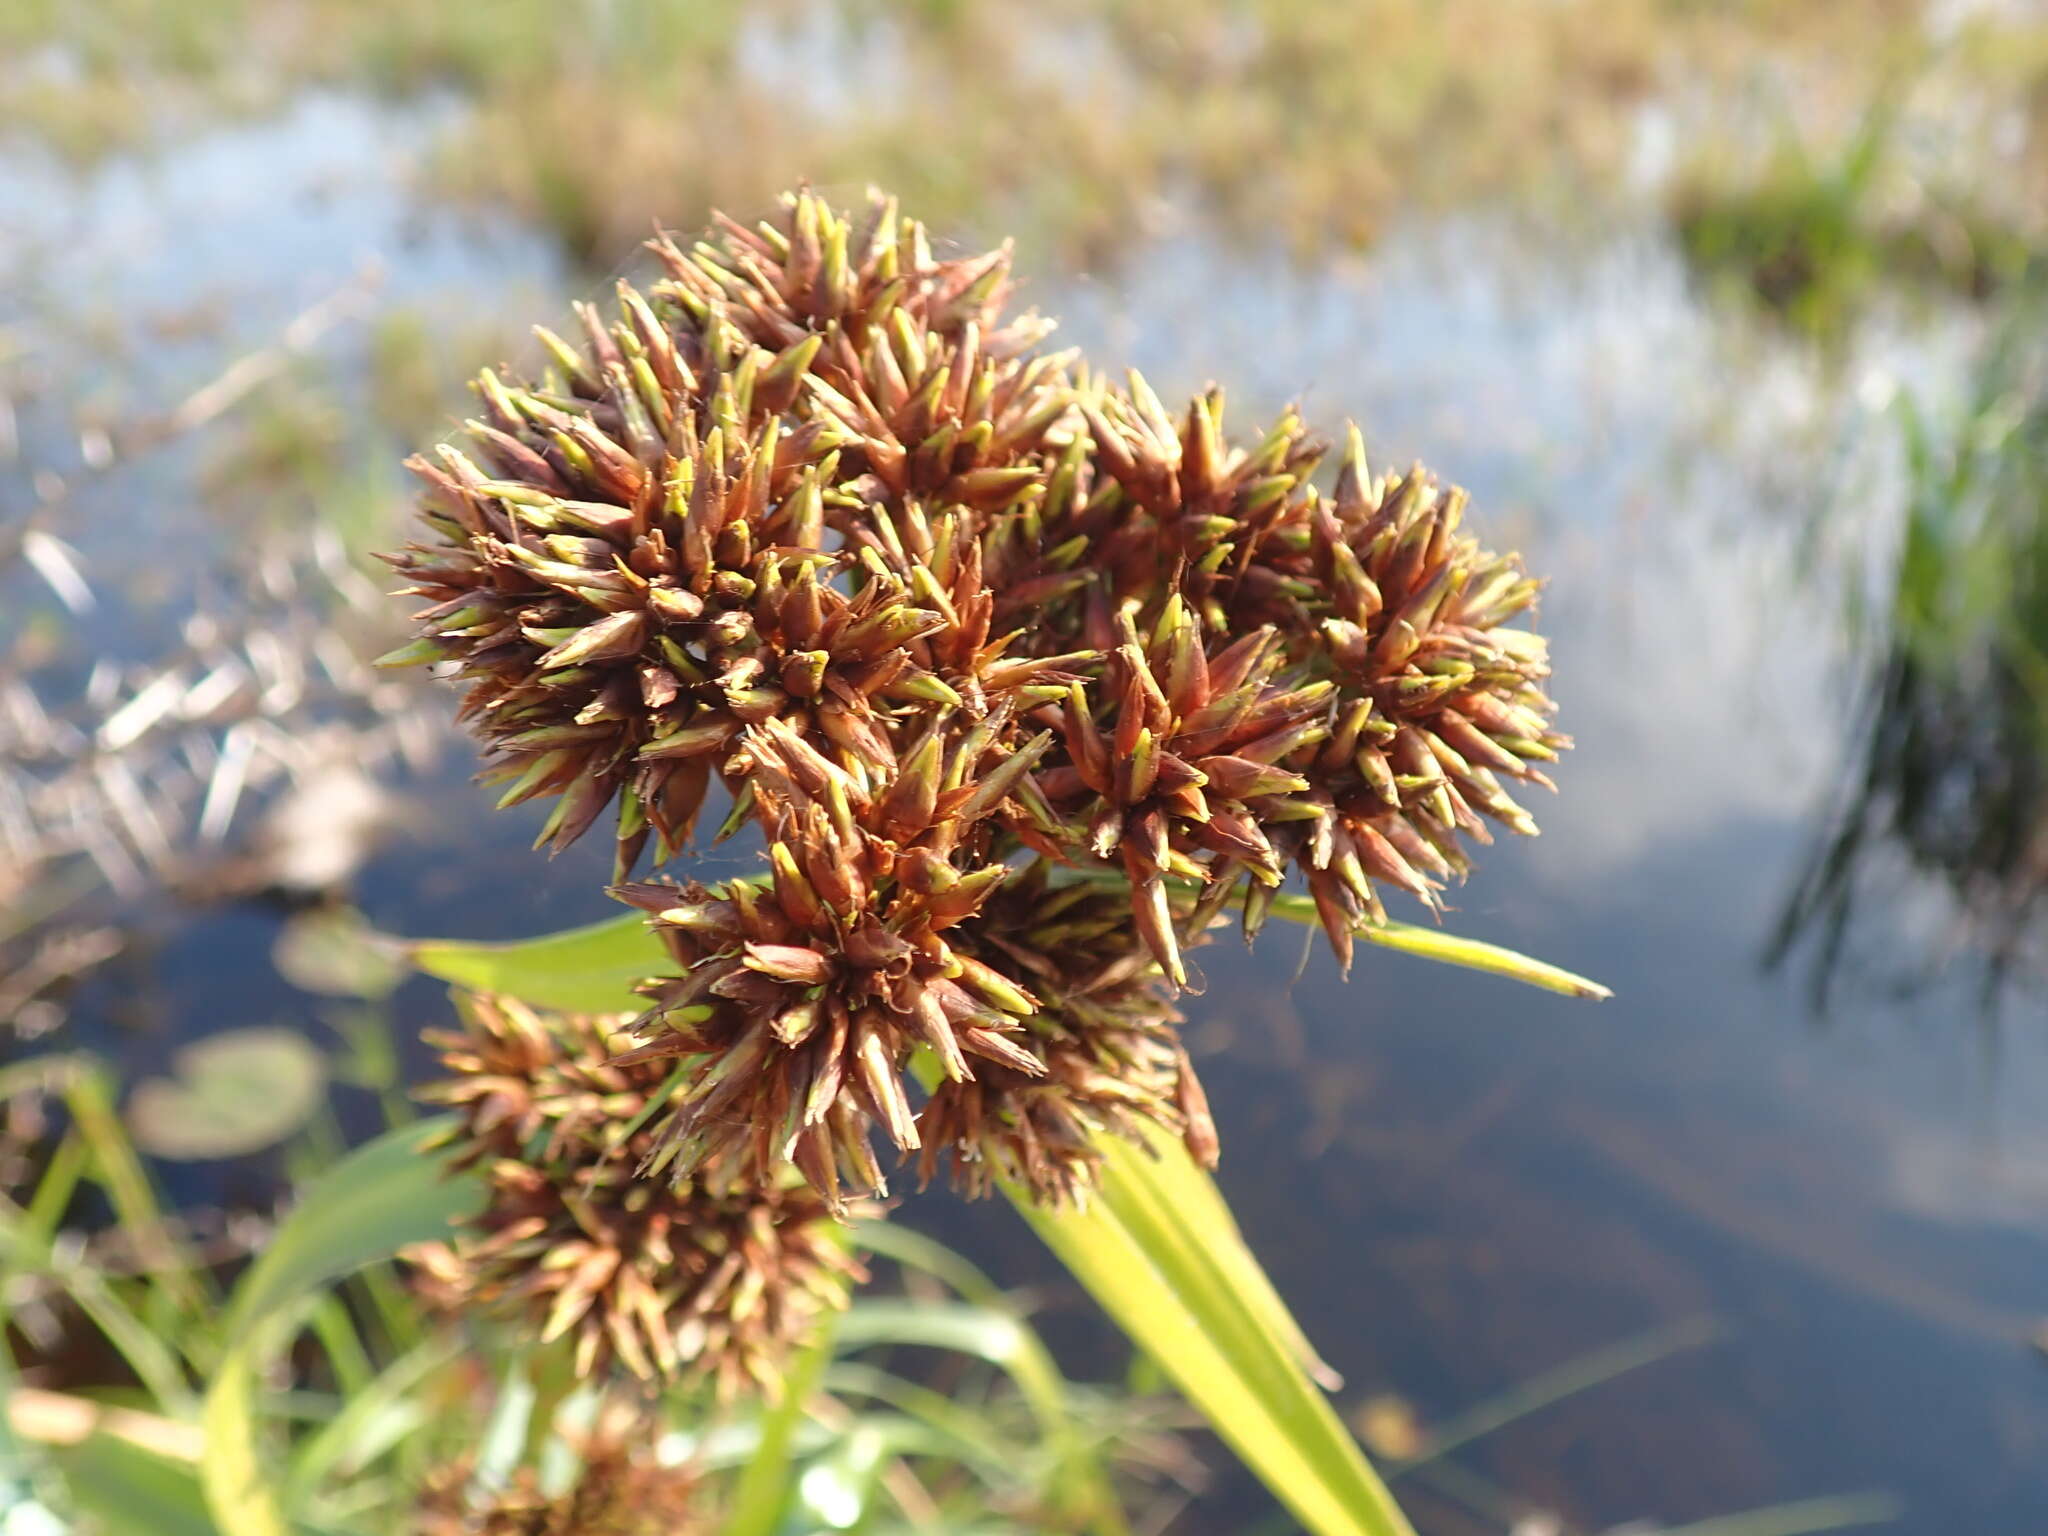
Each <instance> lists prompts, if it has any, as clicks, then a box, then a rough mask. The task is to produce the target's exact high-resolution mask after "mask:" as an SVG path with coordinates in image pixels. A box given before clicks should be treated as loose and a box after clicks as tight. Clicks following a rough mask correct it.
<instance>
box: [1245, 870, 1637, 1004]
mask: <svg viewBox="0 0 2048 1536" xmlns="http://www.w3.org/2000/svg"><path fill="white" fill-rule="evenodd" d="M1272 910H1273V915H1274V916H1275V917H1284V918H1287V919H1288V920H1289V921H1290V922H1296V923H1307V924H1310V925H1311V926H1318V927H1319V926H1321V922H1322V919H1321V918H1319V917H1318V916H1317V915H1316V904H1315V903H1314V902H1313V901H1311V900H1309V898H1308V897H1306V896H1299V895H1291V894H1290V895H1282V896H1276V897H1274V898H1273V909H1272ZM1351 931H1352V933H1354V934H1355V935H1356V936H1357V937H1359V938H1360V939H1363V940H1364V941H1365V942H1366V943H1368V944H1377V945H1378V946H1379V947H1380V948H1381V949H1391V950H1396V951H1398V952H1399V953H1401V954H1404V955H1417V956H1420V957H1421V958H1422V959H1424V960H1435V961H1437V962H1438V963H1439V964H1442V965H1456V966H1462V967H1463V968H1464V969H1466V970H1469V971H1485V972H1487V973H1488V974H1489V975H1493V976H1505V977H1507V978H1508V979H1509V980H1510V981H1519V982H1524V983H1526V984H1527V985H1529V986H1532V987H1541V988H1542V989H1543V990H1544V991H1546V992H1561V993H1563V994H1564V995H1565V996H1566V997H1592V998H1606V997H1612V996H1614V994H1613V992H1611V991H1609V990H1608V989H1607V988H1606V987H1603V986H1601V985H1600V983H1599V982H1597V981H1589V980H1588V979H1587V978H1585V977H1584V976H1580V975H1577V974H1575V973H1573V972H1571V971H1568V970H1565V969H1564V968H1563V967H1562V966H1557V965H1551V964H1549V963H1548V962H1547V961H1543V960H1536V959H1532V958H1530V957H1529V956H1528V955H1524V954H1518V953H1517V952H1516V951H1514V950H1512V949H1504V948H1502V947H1501V946H1500V945H1498V944H1488V943H1486V942H1484V941H1483V940H1480V939H1461V938H1459V937H1458V936H1457V935H1456V934H1454V933H1444V932H1442V931H1441V930H1439V929H1435V928H1420V927H1417V926H1416V925H1415V924H1413V923H1397V922H1394V921H1392V920H1391V919H1390V920H1388V921H1387V922H1384V923H1360V924H1359V925H1358V926H1357V927H1356V928H1354V929H1352V930H1351Z"/></svg>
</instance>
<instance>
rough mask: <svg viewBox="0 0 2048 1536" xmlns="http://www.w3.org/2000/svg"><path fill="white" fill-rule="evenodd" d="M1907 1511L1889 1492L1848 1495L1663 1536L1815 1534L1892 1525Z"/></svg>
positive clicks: (1675, 1528)
mask: <svg viewBox="0 0 2048 1536" xmlns="http://www.w3.org/2000/svg"><path fill="white" fill-rule="evenodd" d="M1904 1513H1905V1506H1904V1505H1902V1504H1901V1503H1900V1502H1899V1501H1898V1500H1897V1499H1895V1498H1893V1497H1892V1496H1891V1495H1890V1494H1888V1493H1858V1494H1845V1495H1839V1496H1837V1497H1834V1498H1825V1499H1802V1500H1800V1501H1799V1502H1798V1503H1796V1504H1774V1505H1772V1506H1771V1507H1770V1508H1768V1509H1753V1510H1750V1511H1748V1512H1747V1513H1744V1514H1739V1515H1720V1516H1717V1517H1716V1518H1714V1519H1712V1520H1701V1521H1698V1522H1696V1523H1695V1524H1692V1525H1674V1526H1670V1527H1668V1528H1667V1529H1666V1530H1665V1531H1664V1532H1663V1536H1814V1533H1816V1532H1819V1531H1845V1530H1848V1529H1849V1528H1850V1527H1852V1526H1864V1525H1889V1524H1891V1522H1892V1521H1894V1520H1896V1519H1898V1518H1899V1517H1900V1516H1901V1515H1903V1514H1904Z"/></svg>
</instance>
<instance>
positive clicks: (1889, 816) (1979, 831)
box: [1772, 280, 2048, 1006]
mask: <svg viewBox="0 0 2048 1536" xmlns="http://www.w3.org/2000/svg"><path fill="white" fill-rule="evenodd" d="M2044 292H2048V288H2044V287H2043V285H2041V284H2040V283H2039V281H2038V280H2037V282H2036V284H2035V285H2034V286H2033V287H2031V288H2030V289H2029V290H2028V291H2027V292H2026V293H2025V294H2023V295H2022V297H2021V299H2020V301H2019V302H2018V303H2016V304H2015V305H2014V306H2013V309H2012V313H2011V314H2010V316H2009V317H2008V318H2007V319H2006V320H2005V322H2004V324H2005V331H2004V333H2003V334H2002V336H2000V337H1999V338H1998V339H1997V341H1996V342H1995V344H1994V345H1993V347H1992V349H1991V353H1990V356H1989V358H1988V359H1987V361H1986V362H1985V364H1984V365H1983V367H1982V370H1981V376H1980V377H1979V378H1978V379H1977V380H1976V381H1975V383H1974V386H1973V387H1972V389H1971V391H1970V393H1969V395H1968V396H1967V398H1966V400H1965V402H1964V403H1963V405H1962V406H1961V407H1960V408H1958V409H1953V410H1947V411H1942V410H1939V409H1938V408H1937V409H1936V410H1932V411H1930V410H1928V409H1926V408H1924V407H1922V406H1921V405H1920V404H1919V403H1918V402H1916V401H1915V400H1913V399H1911V398H1907V399H1905V400H1903V401H1901V402H1900V408H1899V411H1898V413H1897V419H1898V422H1899V428H1900V434H1901V437H1902V439H1903V447H1904V457H1905V466H1906V474H1905V497H1906V512H1905V519H1904V526H1903V528H1902V529H1901V531H1900V533H1899V535H1898V537H1897V542H1896V550H1895V552H1894V553H1893V554H1892V555H1891V557H1890V563H1889V567H1888V569H1887V570H1885V571H1884V573H1883V576H1882V579H1881V583H1880V584H1879V585H1878V588H1877V590H1876V592H1875V593H1874V594H1873V598H1872V602H1873V607H1874V612H1872V613H1871V614H1870V615H1869V617H1868V620H1867V622H1866V626H1865V627H1866V629H1867V630H1868V632H1869V635H1870V638H1869V641H1868V643H1867V647H1866V648H1867V649H1868V650H1869V651H1870V652H1871V653H1872V655H1871V658H1870V660H1869V661H1868V663H1867V664H1866V666H1867V676H1866V678H1865V681H1864V682H1863V684H1862V686H1861V692H1862V695H1863V700H1862V704H1861V708H1860V717H1859V719H1858V721H1857V725H1856V730H1855V735H1854V738H1853V741H1854V746H1853V750H1852V756H1851V762H1850V766H1849V768H1848V770H1847V773H1846V777H1845V782H1844V784H1843V785H1842V788H1841V791H1840V794H1839V797H1838V808H1837V809H1835V810H1834V811H1832V812H1831V813H1830V814H1829V815H1828V816H1827V817H1826V818H1825V820H1826V831H1825V833H1824V834H1823V836H1822V838H1821V840H1820V841H1819V843H1818V845H1817V847H1816V849H1815V852H1814V854H1813V856H1812V858H1811V859H1810V861H1809V863H1808V864H1807V867H1806V868H1805V870H1804V871H1803V872H1802V874H1801V876H1800V879H1799V882H1798V885H1797V886H1796V888H1795V890H1794V893H1793V895H1792V897H1791V899H1790V901H1789V902H1788V903H1787V905H1786V907H1785V910H1784V912H1783V914H1782V916H1781V917H1780V919H1779V923H1778V927H1777V931H1776V934H1775V936H1774V939H1773V944H1772V955H1773V957H1774V959H1778V960H1783V959H1785V958H1787V957H1789V956H1792V955H1794V954H1796V953H1800V952H1802V951H1803V952H1804V957H1805V958H1809V959H1810V962H1811V964H1810V976H1811V980H1812V985H1813V988H1814V991H1815V994H1816V996H1817V997H1820V998H1823V999H1824V998H1825V997H1826V995H1827V992H1828V990H1829V987H1830V984H1831V982H1832V981H1833V980H1834V979H1835V977H1836V975H1837V974H1838V973H1839V972H1840V971H1841V970H1843V969H1844V968H1845V964H1844V962H1845V958H1846V954H1847V949H1848V946H1849V944H1850V942H1851V939H1852V936H1853V934H1854V931H1855V928H1856V919H1857V916H1858V913H1859V911H1861V910H1863V909H1866V908H1868V907H1870V906H1872V905H1875V906H1876V907H1877V908H1878V909H1879V912H1880V919H1879V920H1880V921H1883V920H1884V912H1885V908H1886V907H1887V906H1890V905H1892V904H1893V903H1892V902H1891V901H1890V900H1888V899H1887V897H1886V896H1885V895H1884V893H1883V887H1884V886H1885V884H1886V883H1888V882H1894V881H1896V880H1897V878H1898V876H1899V872H1900V871H1901V869H1903V870H1904V871H1905V873H1906V875H1907V877H1908V878H1915V877H1917V878H1919V879H1921V880H1924V881H1927V882H1929V883H1931V884H1933V885H1935V886H1936V887H1938V888H1939V889H1940V890H1941V891H1943V892H1944V893H1945V894H1946V895H1947V897H1948V902H1947V906H1948V908H1949V910H1948V912H1946V913H1943V914H1940V915H1939V917H1940V918H1945V919H1946V921H1945V922H1944V928H1945V929H1946V930H1947V931H1945V932H1942V933H1940V934H1939V935H1938V936H1937V937H1936V941H1935V943H1934V944H1933V945H1932V946H1931V948H1932V951H1933V952H1932V953H1930V954H1926V955H1923V956H1922V957H1921V958H1920V959H1919V960H1918V962H1917V965H1916V966H1914V967H1913V970H1915V971H1917V973H1918V979H1921V980H1924V979H1925V976H1926V973H1927V972H1929V971H1933V970H1939V969H1941V968H1943V967H1945V966H1947V965H1948V964H1950V963H1952V962H1958V961H1959V962H1961V963H1963V964H1965V965H1974V966H1975V967H1976V968H1978V969H1979V970H1980V973H1981V978H1982V979H1981V992H1982V996H1983V1000H1984V1002H1985V1003H1986V1005H1987V1006H1988V1005H1991V1004H1994V1003H1995V1002H1996V1001H1997V1000H1998V999H1999V998H2000V997H2001V996H2002V995H2003V994H2004V993H2005V991H2006V990H2007V988H2008V986H2009V985H2010V984H2013V983H2015V982H2017V983H2019V984H2022V985H2024V984H2025V983H2026V982H2027V981H2030V980H2031V981H2034V982H2038V981H2039V980H2040V976H2041V963H2042V960H2043V956H2044V953H2048V951H2044V948H2043V945H2044V939H2048V930H2044V923H2043V918H2044V910H2048V909H2044V905H2043V903H2044V898H2048V353H2044V352H2043V349H2042V346H2041V340H2040V338H2041V334H2042V333H2041V329H2040V326H2041V321H2042V318H2043V313H2044V300H2043V294H2044ZM1918 947H1919V948H1923V949H1926V948H1929V947H1930V946H1925V945H1922V946H1918ZM1862 968H1863V969H1866V970H1867V969H1871V967H1869V966H1867V965H1866V966H1864V967H1862ZM1885 969H1887V970H1894V969H1900V967H1898V966H1897V965H1896V964H1895V965H1893V966H1889V967H1886V968H1885ZM1904 979H1906V980H1908V981H1911V980H1913V979H1915V978H1914V976H1912V975H1908V976H1907V977H1905V978H1904Z"/></svg>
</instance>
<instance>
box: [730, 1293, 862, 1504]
mask: <svg viewBox="0 0 2048 1536" xmlns="http://www.w3.org/2000/svg"><path fill="white" fill-rule="evenodd" d="M838 1324H839V1314H837V1313H836V1312H828V1313H826V1314H825V1316H824V1317H823V1318H822V1319H821V1320H820V1322H819V1325H818V1332H817V1336H816V1337H815V1338H813V1339H812V1340H811V1342H810V1343H809V1344H807V1345H805V1346H804V1349H803V1352H802V1353H801V1354H799V1355H798V1356H797V1357H796V1362H795V1364H794V1365H793V1366H792V1367H791V1368H790V1371H789V1373H788V1375H787V1376H786V1377H784V1379H783V1383H782V1400H781V1401H780V1402H778V1403H776V1404H775V1405H774V1406H773V1407H771V1408H769V1409H768V1410H767V1411H766V1412H765V1413H763V1414H762V1415H761V1439H760V1443H759V1444H758V1445H757V1446H756V1447H755V1450H754V1454H753V1456H752V1458H751V1459H750V1460H749V1461H748V1462H747V1465H746V1470H745V1471H743V1472H741V1473H740V1480H739V1484H738V1486H737V1487H736V1488H735V1489H734V1490H733V1500H732V1513H731V1515H730V1516H729V1517H728V1518H727V1520H726V1524H725V1536H776V1532H777V1530H778V1529H779V1528H780V1527H781V1524H782V1512H783V1509H784V1508H785V1507H786V1506H787V1505H788V1503H789V1496H790V1491H791V1488H792V1486H793V1485H794V1483H795V1482H796V1439H797V1429H798V1427H799V1426H800V1425H801V1424H802V1423H803V1420H804V1414H805V1412H806V1411H807V1410H808V1408H809V1405H810V1401H811V1396H812V1394H813V1393H815V1392H816V1391H817V1390H818V1383H819V1382H820V1381H821V1380H823V1379H824V1375H825V1367H826V1365H827V1363H828V1362H830V1360H831V1358H832V1349H833V1339H834V1334H835V1330H836V1329H837V1327H838Z"/></svg>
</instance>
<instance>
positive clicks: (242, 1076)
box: [128, 1028, 327, 1161]
mask: <svg viewBox="0 0 2048 1536" xmlns="http://www.w3.org/2000/svg"><path fill="white" fill-rule="evenodd" d="M171 1067H172V1071H173V1073H174V1074H175V1075H174V1076H172V1077H152V1078H145V1079H144V1080H143V1081H142V1082H140V1083H137V1084H136V1085H135V1091H134V1092H133V1093H132V1094H130V1095H129V1097H128V1128H129V1130H130V1132H131V1133H132V1134H133V1136H134V1138H135V1145H136V1146H138V1147H140V1148H141V1149H142V1150H143V1151H145V1152H148V1153H151V1154H153V1155H155V1156H157V1157H164V1158H172V1159H175V1160H178V1161H199V1160H203V1159H207V1158H220V1157H240V1156H243V1155H244V1154H246V1153H250V1152H260V1151H261V1150H262V1149H263V1148H265V1147H271V1146H275V1145H276V1144H277V1143H278V1142H280V1141H283V1140H284V1139H285V1138H286V1137H287V1136H290V1135H291V1134H292V1133H293V1132H294V1131H296V1130H298V1129H299V1128H300V1127H302V1126H303V1125H305V1124H306V1122H307V1121H308V1120H310V1119H311V1118H312V1117H313V1115H314V1113H315V1112H316V1111H318V1109H319V1108H320V1104H321V1100H322V1096H323V1093H324V1091H325V1087H326V1081H327V1062H326V1058H325V1057H324V1056H322V1055H321V1054H320V1050H319V1047H317V1046H315V1045H314V1044H313V1042H312V1041H310V1040H308V1039H307V1038H306V1037H305V1036H304V1035H302V1034H300V1033H299V1032H298V1031H297V1030H295V1029H281V1028H258V1029H231V1030H227V1031H225V1032H224V1033H221V1034H218V1035H209V1036H208V1037H207V1038H206V1039H204V1040H200V1041H196V1042H195V1043H193V1044H191V1045H188V1046H186V1047H185V1048H184V1049H183V1050H181V1051H179V1052H178V1054H177V1055H176V1056H174V1057H173V1058H172V1059H171Z"/></svg>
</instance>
